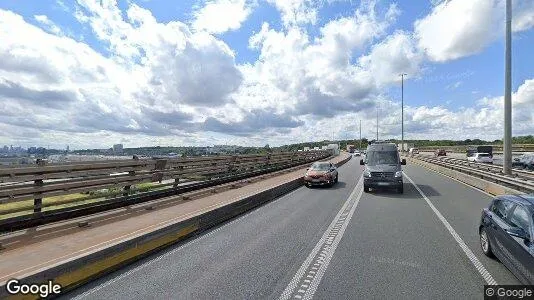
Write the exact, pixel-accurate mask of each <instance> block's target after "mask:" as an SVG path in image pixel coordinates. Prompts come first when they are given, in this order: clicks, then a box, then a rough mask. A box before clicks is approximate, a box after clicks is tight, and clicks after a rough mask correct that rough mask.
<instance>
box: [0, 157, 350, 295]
mask: <svg viewBox="0 0 534 300" xmlns="http://www.w3.org/2000/svg"><path fill="white" fill-rule="evenodd" d="M351 157H352V156H348V157H347V158H345V159H343V160H341V161H339V162H338V163H335V165H336V166H338V167H339V166H341V165H343V164H345V163H346V162H347V161H349V160H350V159H351ZM303 184H304V179H303V177H299V178H296V179H294V180H291V181H288V182H284V183H282V184H280V185H278V186H276V187H273V188H271V189H268V190H264V191H262V192H259V193H257V194H255V195H251V196H248V197H246V198H243V199H241V200H239V201H236V202H233V203H231V204H228V205H225V206H222V207H219V208H216V209H213V210H210V211H208V212H205V213H203V214H200V215H198V216H195V217H192V218H189V219H187V220H183V221H180V222H177V223H175V224H171V225H168V226H166V227H164V228H161V229H159V230H155V231H152V232H150V233H148V234H144V235H141V236H137V237H135V238H132V239H129V240H127V241H124V242H121V243H119V244H116V245H114V246H110V247H107V248H105V249H103V250H99V251H96V252H93V253H90V254H86V255H81V256H79V257H77V258H74V259H72V260H69V261H67V262H62V263H59V264H57V265H53V266H46V267H43V269H41V270H39V271H38V272H36V273H34V274H32V275H29V276H26V277H24V278H17V279H18V280H19V281H20V283H23V284H24V283H26V284H35V283H42V284H45V283H46V282H47V281H49V280H51V281H52V282H53V283H54V284H60V285H61V286H62V293H64V292H67V291H70V290H72V289H74V288H76V287H78V286H80V285H83V284H85V283H87V282H89V281H91V280H94V279H96V278H98V277H100V276H102V275H104V274H107V273H110V272H112V271H114V270H117V269H119V268H121V267H123V266H125V265H127V264H129V263H132V262H133V261H136V260H139V259H141V258H143V257H146V256H148V255H150V254H153V253H154V252H157V251H159V250H161V249H163V248H165V247H168V246H170V245H172V244H175V243H177V242H179V241H183V240H185V239H187V238H189V237H192V236H194V235H198V234H200V233H202V232H204V231H206V230H208V229H210V228H212V227H213V226H216V225H218V224H220V223H223V222H225V221H228V220H230V219H232V218H234V217H236V216H238V215H240V214H243V213H245V212H247V211H249V210H251V209H253V208H256V207H258V206H260V205H262V204H264V203H266V202H269V201H272V200H274V199H276V198H278V197H280V196H282V195H284V194H286V193H289V192H290V191H292V190H295V189H297V188H299V187H301V186H302V185H303ZM0 298H2V299H3V298H8V299H38V298H39V297H38V296H34V295H9V294H8V293H7V290H6V286H5V285H3V286H1V287H0Z"/></svg>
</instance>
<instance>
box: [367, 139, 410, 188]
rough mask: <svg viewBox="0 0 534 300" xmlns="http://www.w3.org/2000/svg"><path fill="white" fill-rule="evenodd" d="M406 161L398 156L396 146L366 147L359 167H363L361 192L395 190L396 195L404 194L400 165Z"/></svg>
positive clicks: (379, 144)
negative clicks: (381, 189) (379, 189)
mask: <svg viewBox="0 0 534 300" xmlns="http://www.w3.org/2000/svg"><path fill="white" fill-rule="evenodd" d="M405 164H406V159H402V160H401V158H400V156H399V152H398V150H397V146H396V145H395V144H392V143H376V144H372V145H369V146H368V147H367V154H366V156H365V159H362V160H360V165H365V168H364V171H363V191H364V192H366V193H368V192H369V191H370V189H378V188H395V189H396V190H397V192H398V193H400V194H402V193H403V192H404V187H403V182H402V168H401V165H405Z"/></svg>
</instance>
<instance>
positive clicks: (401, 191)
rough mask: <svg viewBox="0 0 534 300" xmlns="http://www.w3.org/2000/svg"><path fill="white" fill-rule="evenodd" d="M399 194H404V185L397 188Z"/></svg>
mask: <svg viewBox="0 0 534 300" xmlns="http://www.w3.org/2000/svg"><path fill="white" fill-rule="evenodd" d="M397 193H399V194H404V186H402V185H401V186H399V187H398V188H397Z"/></svg>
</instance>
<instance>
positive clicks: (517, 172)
mask: <svg viewBox="0 0 534 300" xmlns="http://www.w3.org/2000/svg"><path fill="white" fill-rule="evenodd" d="M418 156H422V157H431V156H425V154H419V155H418ZM434 158H436V159H441V160H444V161H447V162H451V163H456V164H460V165H464V166H470V167H475V168H479V169H487V170H488V171H490V172H497V173H503V172H502V171H503V167H502V166H499V165H493V164H487V163H477V162H472V161H468V160H467V159H460V158H454V157H448V156H439V157H434ZM512 176H514V177H520V178H523V179H527V180H534V172H533V171H525V170H523V169H519V168H515V167H514V168H512Z"/></svg>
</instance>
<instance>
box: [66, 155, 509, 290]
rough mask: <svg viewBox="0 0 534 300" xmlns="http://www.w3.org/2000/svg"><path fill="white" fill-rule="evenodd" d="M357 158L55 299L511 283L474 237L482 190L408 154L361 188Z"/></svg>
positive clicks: (451, 287) (457, 287)
mask: <svg viewBox="0 0 534 300" xmlns="http://www.w3.org/2000/svg"><path fill="white" fill-rule="evenodd" d="M358 161H359V160H358V159H352V160H351V161H349V162H348V163H347V164H345V165H344V166H342V167H341V168H340V169H339V183H338V184H337V185H336V186H334V187H333V188H313V189H308V188H305V187H302V188H299V189H297V190H295V191H293V192H291V193H289V194H287V195H285V196H283V197H281V198H279V199H277V200H275V201H272V202H270V203H268V204H266V205H264V206H262V207H259V208H257V209H255V210H253V211H251V212H249V213H247V214H245V215H243V216H241V217H239V218H237V219H234V220H232V221H230V222H228V223H225V224H223V225H221V226H219V227H217V228H215V229H213V230H211V231H209V232H207V233H205V234H203V235H200V236H198V237H196V238H194V239H191V240H189V241H186V242H184V243H182V244H179V245H176V246H174V247H171V248H170V249H167V250H165V251H163V252H160V253H158V254H155V255H153V256H150V257H148V258H146V259H143V260H141V261H138V262H136V263H134V264H132V265H130V266H128V267H126V268H123V269H121V270H119V271H117V272H114V273H112V274H109V275H107V276H104V277H102V278H100V279H98V280H96V281H94V282H91V283H89V284H87V285H85V286H82V287H80V288H78V289H77V290H74V291H72V292H71V293H69V294H67V295H64V297H63V298H65V299H66V298H73V297H75V298H77V299H150V298H156V299H311V298H315V299H361V298H380V299H384V298H386V299H421V298H424V299H429V298H434V299H464V298H469V299H472V298H478V299H480V298H483V285H484V284H487V283H498V284H519V281H518V280H517V279H516V278H515V277H514V276H513V275H512V274H511V273H510V272H509V271H508V270H507V269H506V268H505V267H504V266H503V265H502V264H501V263H499V262H498V261H496V260H493V259H489V258H487V257H485V256H484V255H483V253H482V251H481V250H480V247H479V244H478V233H477V226H478V222H479V218H480V213H481V210H482V208H483V207H486V206H487V205H488V204H489V201H490V200H491V197H490V196H488V195H486V194H484V193H482V192H479V191H477V190H475V189H473V188H471V187H468V186H466V185H463V184H461V183H459V182H457V181H454V180H452V179H449V178H447V177H444V176H441V175H438V174H436V173H433V172H431V171H428V170H426V169H423V168H421V167H419V166H415V165H408V166H405V167H404V171H405V175H407V176H405V177H404V185H405V186H404V194H402V195H399V194H396V193H395V192H394V191H377V192H374V191H372V192H371V193H369V194H368V193H363V191H362V185H361V182H360V179H361V174H362V170H363V167H362V166H360V165H359V164H358ZM410 179H411V180H410ZM411 181H413V183H415V185H417V188H416V186H415V185H414V184H413V183H411ZM423 195H424V196H423Z"/></svg>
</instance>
